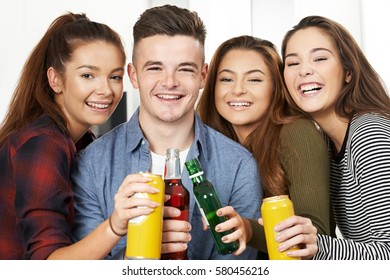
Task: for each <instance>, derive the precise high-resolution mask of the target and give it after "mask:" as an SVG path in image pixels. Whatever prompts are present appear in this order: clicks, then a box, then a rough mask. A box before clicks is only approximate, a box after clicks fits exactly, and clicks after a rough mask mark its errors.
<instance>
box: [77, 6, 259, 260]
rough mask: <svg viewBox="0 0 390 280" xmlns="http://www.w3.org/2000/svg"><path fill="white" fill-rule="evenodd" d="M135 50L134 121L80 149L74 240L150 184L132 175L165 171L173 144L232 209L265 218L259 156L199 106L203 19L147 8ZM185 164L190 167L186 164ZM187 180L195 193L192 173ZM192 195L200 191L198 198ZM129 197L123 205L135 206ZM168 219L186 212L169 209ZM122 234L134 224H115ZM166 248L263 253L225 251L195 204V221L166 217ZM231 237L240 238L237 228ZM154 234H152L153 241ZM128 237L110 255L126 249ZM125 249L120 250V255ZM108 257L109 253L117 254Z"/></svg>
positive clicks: (249, 254) (241, 254) (235, 221)
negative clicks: (129, 191) (121, 195)
mask: <svg viewBox="0 0 390 280" xmlns="http://www.w3.org/2000/svg"><path fill="white" fill-rule="evenodd" d="M133 36H134V49H133V59H132V63H131V64H129V66H128V74H129V78H130V80H131V83H132V85H133V87H134V88H136V89H138V90H139V94H140V106H139V108H138V109H137V110H136V112H135V113H134V114H133V116H132V117H131V119H130V120H129V121H128V122H127V123H125V124H123V125H120V126H118V127H116V128H115V129H113V130H112V131H111V132H110V133H108V134H106V135H104V136H102V137H101V138H100V139H98V140H96V141H95V142H94V143H93V144H92V145H91V146H89V148H88V149H86V150H85V151H84V152H83V153H81V154H80V157H79V161H78V168H77V171H76V172H75V173H74V174H73V181H74V191H75V200H76V212H77V214H76V227H75V230H74V237H75V239H77V240H78V239H81V238H82V237H83V236H85V235H86V234H88V232H89V231H90V230H91V229H93V228H95V226H96V225H97V224H98V223H100V222H101V221H102V220H104V219H107V218H108V216H109V215H110V213H111V212H112V210H113V208H114V199H118V196H116V192H117V191H118V188H119V187H120V186H121V189H120V191H123V190H124V189H126V188H127V187H130V186H134V185H137V184H138V185H141V184H145V183H144V182H137V181H134V180H129V179H128V175H130V174H136V173H139V172H140V171H149V172H152V173H156V174H161V175H163V174H164V163H165V154H166V150H167V149H168V148H178V149H179V150H180V157H181V159H182V160H181V163H182V165H183V164H184V162H185V161H186V160H190V159H193V158H198V159H199V160H200V162H201V165H202V168H203V170H204V172H205V176H206V177H207V178H208V179H209V181H211V182H212V183H213V184H214V187H215V188H216V190H217V193H218V195H219V198H220V200H221V203H222V205H224V206H227V205H229V206H233V207H234V209H235V210H236V211H237V212H238V213H239V214H240V215H241V216H243V217H249V218H258V217H259V216H260V211H259V208H260V202H261V198H262V196H263V191H262V188H261V185H260V178H259V175H258V169H257V165H256V162H255V160H254V158H253V156H252V155H251V154H250V153H249V152H248V151H247V150H246V149H245V148H243V147H242V146H241V145H239V144H237V143H235V142H233V141H231V140H230V139H228V138H227V137H225V136H223V135H222V134H220V133H218V132H216V131H214V130H212V129H211V128H209V127H207V126H205V125H204V124H203V123H202V122H201V121H200V119H199V117H198V116H197V114H196V113H195V110H194V105H195V102H196V100H197V98H198V94H199V90H200V89H201V88H203V85H204V82H205V78H206V76H207V64H205V62H204V60H205V55H204V42H205V37H206V31H205V27H204V25H203V22H202V20H201V19H200V18H199V17H198V15H197V14H196V13H195V12H191V11H189V10H187V9H183V8H179V7H176V6H170V5H165V6H161V7H154V8H151V9H148V10H146V11H145V12H144V13H143V14H142V15H141V17H140V18H139V20H138V21H137V22H136V24H135V26H134V29H133ZM182 169H183V167H182ZM182 181H183V184H184V185H185V186H186V187H187V188H188V189H189V191H190V192H191V193H192V182H191V179H190V178H189V176H188V172H187V171H186V170H183V171H182ZM192 197H193V196H192ZM132 199H134V197H128V198H127V199H124V200H123V202H122V203H123V204H124V205H127V206H128V207H129V209H131V208H134V205H133V204H132V203H131V200H132ZM164 212H165V213H164V215H165V217H174V216H178V215H179V214H180V212H179V210H178V209H175V208H171V207H165V209H164ZM240 223H242V220H240V219H239V218H238V217H237V216H231V217H229V220H228V221H227V222H225V223H224V228H226V227H230V228H237V227H238V226H239V225H240ZM113 227H114V229H115V231H116V232H118V234H125V233H126V231H127V229H126V228H121V227H120V226H119V225H116V224H113ZM163 227H164V228H163V244H162V252H163V253H168V252H177V251H183V250H185V249H186V248H188V257H189V259H254V258H255V257H256V251H255V250H254V249H251V248H245V244H242V242H241V246H240V248H239V249H238V250H237V251H236V252H235V253H234V254H230V255H220V254H218V252H217V249H216V247H215V246H214V242H213V239H212V236H211V234H210V233H209V232H208V231H205V230H204V229H203V226H202V216H201V213H200V211H199V209H198V207H197V206H196V204H195V200H194V199H191V201H190V222H189V223H188V222H185V221H176V220H164V226H163ZM227 237H228V240H226V241H227V242H231V241H232V240H236V239H241V238H242V233H241V232H240V231H238V230H236V231H234V232H233V233H232V234H230V235H228V236H227ZM146 238H147V237H145V239H146ZM125 245H126V238H122V240H121V241H120V242H119V243H118V246H117V247H115V248H114V250H113V251H112V252H111V256H112V255H115V254H116V255H118V252H121V251H120V250H121V249H122V248H123V247H125ZM119 254H120V253H119ZM111 256H108V257H111Z"/></svg>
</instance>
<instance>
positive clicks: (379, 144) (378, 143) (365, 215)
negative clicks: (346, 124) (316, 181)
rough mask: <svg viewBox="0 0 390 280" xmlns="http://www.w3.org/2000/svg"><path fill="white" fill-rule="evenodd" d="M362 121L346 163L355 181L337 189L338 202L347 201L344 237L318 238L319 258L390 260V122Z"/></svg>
mask: <svg viewBox="0 0 390 280" xmlns="http://www.w3.org/2000/svg"><path fill="white" fill-rule="evenodd" d="M360 122H361V126H360V127H359V129H357V130H356V131H355V132H354V134H353V135H352V137H351V141H350V147H349V148H350V150H349V154H350V155H351V157H350V158H349V161H348V162H347V165H348V166H350V169H349V170H348V172H350V174H348V175H349V176H350V178H353V179H352V180H350V181H348V182H350V184H348V186H345V185H341V186H338V188H339V189H340V192H339V193H338V196H337V197H338V199H337V202H339V201H342V202H343V201H346V202H348V204H345V205H344V206H343V208H342V211H343V216H341V215H340V217H339V220H340V221H341V222H340V225H339V227H340V231H341V232H342V233H343V236H344V238H343V239H342V238H339V239H338V238H332V237H330V236H326V235H319V240H318V244H319V252H318V254H317V255H316V256H315V258H316V259H355V260H358V259H361V260H363V259H365V260H374V259H382V260H385V259H387V260H388V259H390V234H389V233H390V216H389V209H390V121H389V120H385V119H380V121H378V119H375V120H374V121H372V119H370V118H369V117H368V118H367V119H362V120H360ZM351 128H352V125H351ZM344 172H346V171H344ZM333 176H335V177H336V176H337V175H336V174H334V175H333ZM351 185H352V187H351ZM335 207H337V208H335V209H339V207H340V206H339V205H338V204H335ZM348 216H351V217H353V218H351V219H349V220H347V219H346V218H348ZM357 217H359V218H358V219H357ZM343 219H344V220H343Z"/></svg>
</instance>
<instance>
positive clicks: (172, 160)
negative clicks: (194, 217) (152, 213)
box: [161, 148, 190, 260]
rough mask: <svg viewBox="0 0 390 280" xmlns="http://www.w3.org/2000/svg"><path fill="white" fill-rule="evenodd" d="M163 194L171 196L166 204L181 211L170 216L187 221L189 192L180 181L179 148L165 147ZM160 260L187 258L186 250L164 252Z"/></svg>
mask: <svg viewBox="0 0 390 280" xmlns="http://www.w3.org/2000/svg"><path fill="white" fill-rule="evenodd" d="M164 181H165V194H169V195H170V196H171V198H170V199H169V200H168V201H166V202H165V205H166V206H172V207H175V208H178V209H179V210H180V211H181V214H180V216H179V217H175V218H170V219H175V220H184V221H188V219H189V215H188V214H189V205H190V193H189V192H188V190H187V189H186V188H185V187H184V186H183V183H182V181H181V171H180V157H179V150H178V149H174V148H169V149H167V157H166V160H165V176H164ZM161 259H162V260H188V256H187V250H185V251H182V252H176V253H166V254H162V255H161Z"/></svg>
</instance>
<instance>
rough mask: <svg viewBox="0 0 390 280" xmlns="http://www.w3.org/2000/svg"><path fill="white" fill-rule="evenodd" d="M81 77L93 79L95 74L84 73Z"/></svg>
mask: <svg viewBox="0 0 390 280" xmlns="http://www.w3.org/2000/svg"><path fill="white" fill-rule="evenodd" d="M81 77H83V78H86V79H92V78H93V75H92V74H82V75H81Z"/></svg>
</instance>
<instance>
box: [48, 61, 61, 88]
mask: <svg viewBox="0 0 390 280" xmlns="http://www.w3.org/2000/svg"><path fill="white" fill-rule="evenodd" d="M47 79H48V80H49V85H50V87H51V89H52V90H53V91H54V92H55V93H61V92H62V90H63V89H62V78H61V76H60V74H59V73H58V72H57V70H55V69H54V68H53V67H49V69H47Z"/></svg>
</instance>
